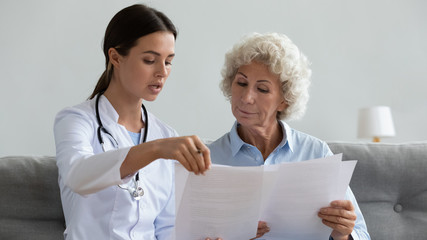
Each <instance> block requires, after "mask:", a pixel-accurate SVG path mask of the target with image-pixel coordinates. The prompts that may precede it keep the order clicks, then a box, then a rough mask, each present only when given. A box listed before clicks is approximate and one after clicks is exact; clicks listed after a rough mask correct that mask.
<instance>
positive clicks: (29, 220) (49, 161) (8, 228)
mask: <svg viewBox="0 0 427 240" xmlns="http://www.w3.org/2000/svg"><path fill="white" fill-rule="evenodd" d="M64 226H65V224H64V215H63V212H62V205H61V198H60V194H59V187H58V168H57V166H56V161H55V158H54V157H30V156H13V157H2V158H0V239H43V240H50V239H52V240H53V239H55V240H58V239H64V237H63V232H64V230H65V227H64Z"/></svg>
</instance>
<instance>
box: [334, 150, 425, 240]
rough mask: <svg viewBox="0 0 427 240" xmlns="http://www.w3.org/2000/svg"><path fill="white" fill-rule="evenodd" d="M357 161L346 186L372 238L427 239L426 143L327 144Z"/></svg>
mask: <svg viewBox="0 0 427 240" xmlns="http://www.w3.org/2000/svg"><path fill="white" fill-rule="evenodd" d="M328 145H329V147H330V148H331V150H332V152H334V153H343V160H358V163H357V165H356V169H355V171H354V174H353V177H352V180H351V183H350V187H351V189H352V190H353V192H354V194H355V196H356V199H357V201H358V203H359V206H360V208H361V210H362V213H363V215H364V217H365V220H366V224H367V226H368V231H369V233H370V235H371V238H372V239H376V240H382V239H384V240H386V239H387V240H388V239H426V238H427V228H426V226H427V143H426V142H416V143H404V144H390V143H388V144H387V143H344V142H330V143H328Z"/></svg>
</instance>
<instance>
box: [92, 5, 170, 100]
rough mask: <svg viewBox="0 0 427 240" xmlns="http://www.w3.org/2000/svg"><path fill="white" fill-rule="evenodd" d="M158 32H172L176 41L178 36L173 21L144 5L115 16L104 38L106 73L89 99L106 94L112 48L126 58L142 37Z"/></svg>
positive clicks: (110, 72)
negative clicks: (109, 52) (109, 55)
mask: <svg viewBox="0 0 427 240" xmlns="http://www.w3.org/2000/svg"><path fill="white" fill-rule="evenodd" d="M158 31H168V32H171V33H172V34H173V35H174V37H175V39H176V36H177V35H178V32H177V30H176V28H175V26H174V25H173V23H172V21H171V20H170V19H169V18H168V17H166V15H165V14H163V13H162V12H159V11H157V10H156V9H154V8H150V7H147V6H145V5H142V4H135V5H132V6H129V7H127V8H124V9H122V10H121V11H119V12H118V13H117V14H116V15H114V17H113V18H112V19H111V21H110V23H109V24H108V26H107V29H106V31H105V36H104V45H103V50H104V56H105V71H104V72H103V73H102V75H101V77H100V78H99V80H98V83H97V84H96V87H95V89H94V90H93V93H92V94H91V95H90V97H89V99H92V98H94V97H95V96H96V95H97V94H98V93H101V92H104V91H105V90H106V89H107V87H108V85H109V84H110V81H111V77H112V75H113V66H112V65H111V63H110V60H109V57H108V50H109V49H110V48H115V49H116V50H117V52H118V53H119V54H120V55H122V56H126V55H127V54H128V53H129V50H130V49H131V48H132V47H134V46H135V45H136V43H137V40H138V39H139V38H140V37H143V36H145V35H148V34H151V33H154V32H158Z"/></svg>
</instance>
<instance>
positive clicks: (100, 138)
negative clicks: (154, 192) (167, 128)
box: [95, 92, 148, 200]
mask: <svg viewBox="0 0 427 240" xmlns="http://www.w3.org/2000/svg"><path fill="white" fill-rule="evenodd" d="M102 94H104V92H100V93H99V94H98V95H97V96H96V100H95V114H96V120H97V122H98V129H97V131H96V132H97V135H98V141H99V144H101V147H102V150H103V151H104V152H105V151H106V150H105V147H104V140H103V139H102V136H101V132H104V133H105V134H108V135H109V136H110V137H111V139H113V140H114V142H115V143H116V146H117V148H118V147H119V143H118V142H117V140H116V139H115V138H114V137H113V135H112V134H111V133H110V132H108V131H107V129H105V128H104V126H103V125H102V121H101V116H100V114H99V98H100V97H101V95H102ZM141 107H142V110H143V112H144V117H145V127H144V136H143V138H142V143H145V142H146V141H147V135H148V113H147V109H146V108H145V106H144V104H141ZM138 182H139V172H137V173H136V175H135V180H134V183H135V190H132V191H130V190H129V189H128V191H129V192H130V194H131V195H132V197H133V198H135V199H136V200H138V199H139V197H141V196H142V195H143V194H144V191H143V190H142V188H141V187H139V184H138ZM119 187H120V186H119ZM137 191H139V192H137Z"/></svg>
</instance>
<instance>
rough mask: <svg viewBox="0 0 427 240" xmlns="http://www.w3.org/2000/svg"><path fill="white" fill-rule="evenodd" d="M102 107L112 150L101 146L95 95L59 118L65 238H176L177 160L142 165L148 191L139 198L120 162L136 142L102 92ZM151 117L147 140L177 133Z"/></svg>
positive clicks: (57, 138)
mask: <svg viewBox="0 0 427 240" xmlns="http://www.w3.org/2000/svg"><path fill="white" fill-rule="evenodd" d="M99 112H100V116H101V120H102V123H103V125H104V127H105V128H106V129H107V130H108V132H109V133H111V135H113V136H114V138H115V139H116V141H117V142H118V149H117V148H116V146H115V144H113V141H112V140H111V138H110V137H109V136H107V134H102V136H103V140H104V142H105V147H106V150H107V152H103V150H102V147H101V145H100V143H99V141H98V136H97V129H98V123H97V120H96V115H95V98H94V99H91V100H88V101H85V102H83V103H81V104H79V105H77V106H74V107H71V108H66V109H64V110H62V111H60V112H59V113H58V114H57V116H56V119H55V125H54V134H55V143H56V158H57V166H58V171H59V180H58V182H59V187H60V190H61V200H62V206H63V209H64V215H65V220H66V226H67V228H66V230H65V232H64V237H65V239H67V240H69V239H79V240H82V239H172V238H173V237H172V234H173V226H174V219H175V199H174V183H173V180H174V171H173V163H174V161H172V160H164V159H158V160H156V161H154V162H152V163H151V164H149V165H148V166H146V167H144V168H143V169H141V170H140V171H139V178H140V185H141V186H142V188H143V189H144V192H145V194H144V196H143V197H142V198H141V200H139V201H136V200H134V199H133V198H132V197H131V195H130V193H129V192H128V191H127V190H124V189H121V188H119V187H118V186H117V185H118V184H129V186H133V181H130V180H131V178H132V177H133V176H131V177H128V178H126V179H123V180H122V179H121V177H120V166H121V164H122V162H123V161H124V159H125V157H126V155H127V153H128V151H129V149H130V147H131V146H133V142H132V140H131V138H130V136H129V134H128V132H127V130H126V129H125V128H124V127H123V126H122V125H119V124H118V123H117V121H118V117H119V116H118V114H117V112H116V111H115V109H114V108H113V106H112V105H111V103H110V102H109V101H108V99H107V98H106V97H105V96H101V97H100V100H99ZM148 120H149V121H148V122H149V124H148V126H149V130H148V135H147V141H151V140H154V139H159V138H166V137H174V136H177V133H176V132H175V131H174V130H173V129H172V128H170V127H169V126H167V125H166V124H164V123H162V122H161V121H160V120H159V119H157V118H156V117H155V116H154V115H152V114H151V113H149V114H148ZM142 131H143V130H142ZM141 135H143V134H141Z"/></svg>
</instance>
